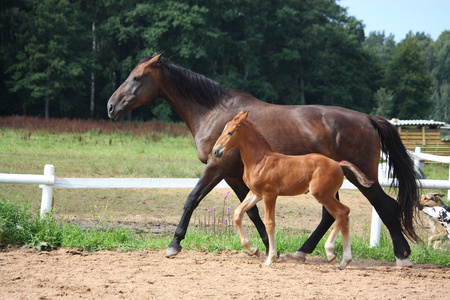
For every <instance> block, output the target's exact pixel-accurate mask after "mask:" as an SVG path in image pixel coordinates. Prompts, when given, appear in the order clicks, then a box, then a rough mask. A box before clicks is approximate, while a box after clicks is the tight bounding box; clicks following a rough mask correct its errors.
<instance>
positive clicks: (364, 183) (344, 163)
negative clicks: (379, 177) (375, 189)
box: [339, 160, 373, 188]
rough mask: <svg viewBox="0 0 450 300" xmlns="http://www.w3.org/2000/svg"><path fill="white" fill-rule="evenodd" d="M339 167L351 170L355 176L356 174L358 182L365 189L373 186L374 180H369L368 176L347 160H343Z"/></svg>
mask: <svg viewBox="0 0 450 300" xmlns="http://www.w3.org/2000/svg"><path fill="white" fill-rule="evenodd" d="M339 165H340V166H341V167H342V168H346V169H349V170H350V171H352V172H353V174H355V176H356V179H357V180H358V182H359V184H361V185H362V186H363V187H366V188H369V187H370V186H371V185H372V183H373V180H370V179H369V178H367V176H366V174H364V173H363V172H362V171H361V170H360V169H358V167H356V166H355V165H354V164H352V163H350V162H348V161H346V160H341V161H340V162H339Z"/></svg>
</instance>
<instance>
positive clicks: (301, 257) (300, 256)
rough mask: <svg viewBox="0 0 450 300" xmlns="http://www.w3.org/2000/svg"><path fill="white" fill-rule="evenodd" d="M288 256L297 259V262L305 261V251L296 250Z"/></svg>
mask: <svg viewBox="0 0 450 300" xmlns="http://www.w3.org/2000/svg"><path fill="white" fill-rule="evenodd" d="M290 256H291V257H293V258H295V260H297V261H298V262H299V263H302V264H304V263H305V262H306V253H305V252H303V251H297V252H295V253H294V254H292V255H290Z"/></svg>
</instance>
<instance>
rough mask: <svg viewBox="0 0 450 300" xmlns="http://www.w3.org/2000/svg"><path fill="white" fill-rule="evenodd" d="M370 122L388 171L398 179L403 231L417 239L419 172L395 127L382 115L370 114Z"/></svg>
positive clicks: (399, 212) (411, 237)
mask: <svg viewBox="0 0 450 300" xmlns="http://www.w3.org/2000/svg"><path fill="white" fill-rule="evenodd" d="M369 118H370V122H371V123H372V125H373V127H375V129H376V130H377V131H378V134H379V136H380V140H381V150H382V151H383V152H384V153H386V155H388V157H389V159H388V164H389V173H390V172H391V171H392V174H393V177H394V178H397V179H398V215H399V220H400V224H401V226H402V231H403V233H404V234H405V235H406V236H407V237H409V238H410V239H412V240H413V241H418V240H419V237H418V236H417V234H416V232H415V230H414V222H413V217H414V210H415V208H416V207H417V206H418V201H419V198H420V191H419V187H418V185H417V179H419V174H418V173H417V172H416V170H415V168H414V162H413V160H412V159H411V157H410V156H409V155H408V153H407V152H406V148H405V146H404V145H403V143H402V140H401V138H400V135H399V134H398V131H397V129H396V128H395V127H394V126H393V125H392V124H391V123H389V121H388V120H386V119H385V118H383V117H379V116H370V117H369Z"/></svg>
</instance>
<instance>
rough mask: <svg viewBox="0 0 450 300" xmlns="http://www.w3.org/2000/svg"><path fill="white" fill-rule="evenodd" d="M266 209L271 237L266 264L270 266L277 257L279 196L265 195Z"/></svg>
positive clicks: (268, 233)
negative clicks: (277, 204) (276, 206)
mask: <svg viewBox="0 0 450 300" xmlns="http://www.w3.org/2000/svg"><path fill="white" fill-rule="evenodd" d="M263 199H264V210H265V217H264V223H265V224H266V231H267V236H268V237H269V253H268V255H267V257H266V261H265V262H264V265H265V266H266V267H270V265H271V264H272V263H273V262H274V260H276V259H277V256H278V255H277V244H276V241H275V203H276V200H277V196H268V195H264V196H263Z"/></svg>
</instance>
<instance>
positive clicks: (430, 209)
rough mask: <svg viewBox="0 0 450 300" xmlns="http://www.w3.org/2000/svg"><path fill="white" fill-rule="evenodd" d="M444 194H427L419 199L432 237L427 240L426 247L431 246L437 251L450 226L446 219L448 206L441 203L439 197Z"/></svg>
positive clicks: (448, 210)
mask: <svg viewBox="0 0 450 300" xmlns="http://www.w3.org/2000/svg"><path fill="white" fill-rule="evenodd" d="M444 196H445V195H444V194H434V193H427V194H424V195H422V197H421V198H420V202H419V204H420V209H421V210H422V212H423V213H424V215H425V216H426V217H427V219H428V222H429V224H430V229H431V231H432V233H433V234H432V235H431V236H430V237H429V238H428V245H429V246H431V244H433V242H434V245H433V248H434V249H437V248H438V247H439V245H440V244H441V243H442V240H443V239H444V238H445V237H446V236H447V237H448V238H449V239H450V237H449V235H450V233H449V232H448V230H449V227H450V224H449V221H448V218H449V217H450V206H448V205H447V204H445V203H444V201H442V199H441V197H444Z"/></svg>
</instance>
